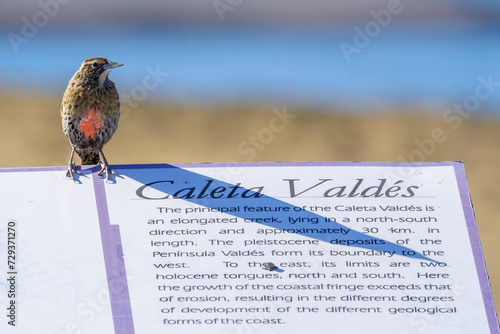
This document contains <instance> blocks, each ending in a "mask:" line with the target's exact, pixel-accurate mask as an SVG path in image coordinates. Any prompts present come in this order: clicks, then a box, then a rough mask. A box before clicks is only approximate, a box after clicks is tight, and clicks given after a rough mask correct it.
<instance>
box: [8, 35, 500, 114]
mask: <svg viewBox="0 0 500 334" xmlns="http://www.w3.org/2000/svg"><path fill="white" fill-rule="evenodd" d="M360 27H362V26H360ZM17 30H19V29H17ZM11 32H15V33H18V34H19V31H16V30H14V29H13V30H12V31H11ZM7 33H9V31H6V32H4V34H3V35H4V36H7ZM355 34H356V33H355V31H354V30H353V29H351V28H350V29H345V30H332V29H325V28H324V29H298V28H295V29H293V28H290V29H281V30H265V29H255V28H254V29H242V28H239V29H233V30H228V29H224V30H223V29H217V28H207V29H204V30H203V29H166V28H164V27H162V28H158V29H156V28H147V29H146V28H140V29H128V30H124V29H113V28H111V27H99V28H98V29H97V28H96V29H82V30H77V29H72V30H65V29H50V28H49V27H47V28H41V29H40V30H39V31H38V33H37V34H36V36H34V37H33V38H30V39H27V43H26V44H19V45H18V46H17V47H18V52H15V48H14V47H13V45H12V43H10V42H9V39H8V38H4V39H3V41H2V43H1V44H0V55H1V57H2V59H1V64H0V73H1V75H0V87H4V88H9V89H24V90H29V91H33V90H35V91H36V90H42V91H49V92H51V93H54V94H60V95H62V93H63V92H64V89H65V87H66V84H67V82H68V80H69V79H70V78H71V76H72V75H73V73H74V72H75V71H76V69H77V68H78V66H79V64H80V63H81V61H83V60H84V59H86V58H88V57H92V56H103V57H107V58H109V59H111V60H113V61H117V62H121V63H124V64H125V67H122V68H119V69H117V70H114V71H113V72H112V73H111V75H110V78H111V79H112V80H113V81H115V83H116V84H117V86H118V89H119V91H120V93H122V94H127V95H131V96H132V99H135V101H136V102H140V100H142V99H161V100H165V101H170V102H175V103H193V102H194V103H224V104H226V103H233V102H243V103H246V102H272V103H280V104H292V103H300V104H305V105H312V106H328V107H340V108H348V109H360V110H362V111H363V110H366V111H370V110H374V109H381V108H382V109H384V108H389V107H391V106H398V107H408V108H412V107H417V108H418V107H430V109H433V110H437V111H440V112H442V111H443V110H444V109H446V108H449V107H451V105H452V104H453V103H462V102H463V101H464V99H465V98H467V97H468V96H470V95H474V93H475V89H476V87H477V86H478V85H479V84H480V81H479V79H478V78H479V77H483V78H488V77H491V78H492V80H494V81H495V82H496V81H498V82H500V43H499V42H500V30H499V29H498V28H495V27H490V28H488V27H483V28H480V29H479V28H476V29H458V30H457V29H454V30H450V29H441V28H440V27H439V26H437V27H436V26H435V27H429V28H428V29H422V28H421V27H420V28H418V29H416V28H414V27H411V26H406V27H398V28H397V29H395V28H392V29H390V30H389V29H388V30H384V29H382V30H381V32H380V34H378V35H376V36H374V37H373V38H370V42H369V44H368V45H366V46H363V47H360V48H358V49H359V53H354V54H352V55H351V57H350V62H348V60H347V59H346V57H345V56H344V54H343V53H342V50H341V48H340V45H341V43H349V44H350V45H353V46H356V45H355V43H354V38H355ZM154 69H157V70H159V71H160V72H168V77H162V78H160V82H158V85H157V86H156V85H155V88H154V89H149V90H146V94H143V93H144V91H145V90H144V88H141V87H144V78H146V77H147V76H148V73H150V72H151V70H154ZM150 79H151V78H148V79H147V80H148V84H152V83H155V82H154V81H152V80H150ZM479 109H480V110H481V111H486V112H488V113H496V112H497V111H498V113H499V114H500V86H499V87H496V89H495V91H493V92H492V93H491V94H490V96H488V98H486V99H485V100H482V101H480V106H479Z"/></svg>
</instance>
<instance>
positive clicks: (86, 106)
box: [61, 57, 122, 180]
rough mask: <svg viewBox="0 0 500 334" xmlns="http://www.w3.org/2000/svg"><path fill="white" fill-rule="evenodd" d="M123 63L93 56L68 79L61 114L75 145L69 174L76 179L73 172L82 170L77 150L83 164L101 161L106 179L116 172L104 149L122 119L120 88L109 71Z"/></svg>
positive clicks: (69, 136) (67, 132)
mask: <svg viewBox="0 0 500 334" xmlns="http://www.w3.org/2000/svg"><path fill="white" fill-rule="evenodd" d="M119 66H122V64H118V63H115V62H112V61H109V60H107V59H106V58H101V57H95V58H89V59H87V60H85V61H84V62H83V63H82V64H81V65H80V68H79V69H78V71H77V72H76V73H75V75H74V76H73V78H71V80H70V81H69V83H68V87H67V88H66V92H65V93H64V96H63V99H62V103H61V117H62V126H63V131H64V134H65V135H66V137H67V138H68V139H69V142H70V144H71V147H72V150H71V156H70V159H69V163H68V171H67V172H66V176H67V177H70V178H71V179H73V180H74V175H73V173H77V174H81V173H80V172H79V171H77V170H76V169H75V163H74V162H73V156H74V154H75V152H76V153H77V154H78V155H79V156H80V158H81V159H82V165H96V164H98V163H101V164H102V169H101V171H100V172H99V175H102V174H103V173H106V180H108V179H109V175H110V174H112V173H113V174H114V172H113V171H112V170H111V169H110V168H109V165H108V162H107V160H106V157H105V156H104V153H103V151H102V149H103V146H104V145H105V144H106V143H107V142H108V141H109V140H110V139H111V137H112V136H113V134H114V133H115V131H116V128H117V127H118V121H119V119H120V100H119V96H118V92H117V90H116V87H115V84H114V83H113V82H112V81H111V80H109V79H108V74H109V71H110V70H111V69H113V68H116V67H119ZM99 153H100V154H101V156H102V162H100V159H99Z"/></svg>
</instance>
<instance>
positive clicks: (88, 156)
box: [77, 151, 100, 165]
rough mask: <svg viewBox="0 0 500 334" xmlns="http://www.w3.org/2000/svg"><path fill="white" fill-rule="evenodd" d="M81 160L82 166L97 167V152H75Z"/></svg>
mask: <svg viewBox="0 0 500 334" xmlns="http://www.w3.org/2000/svg"><path fill="white" fill-rule="evenodd" d="M77 153H78V155H79V156H80V158H81V159H82V165H97V164H98V163H99V161H100V160H99V152H88V151H83V152H77Z"/></svg>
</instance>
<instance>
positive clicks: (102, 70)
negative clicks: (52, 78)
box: [78, 57, 123, 87]
mask: <svg viewBox="0 0 500 334" xmlns="http://www.w3.org/2000/svg"><path fill="white" fill-rule="evenodd" d="M120 66H123V64H119V63H115V62H113V61H111V60H108V59H106V58H102V57H94V58H89V59H87V60H84V61H83V63H82V65H80V69H79V70H78V71H79V72H80V73H81V75H82V76H83V77H86V78H88V79H91V80H92V81H94V80H95V81H96V82H97V83H98V84H99V87H102V86H103V84H104V82H105V81H106V79H107V78H108V73H109V71H110V70H112V69H113V68H116V67H120Z"/></svg>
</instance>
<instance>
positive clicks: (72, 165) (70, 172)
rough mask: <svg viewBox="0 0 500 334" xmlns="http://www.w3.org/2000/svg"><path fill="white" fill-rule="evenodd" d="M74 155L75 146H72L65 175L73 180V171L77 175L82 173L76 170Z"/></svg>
mask: <svg viewBox="0 0 500 334" xmlns="http://www.w3.org/2000/svg"><path fill="white" fill-rule="evenodd" d="M74 155H75V147H74V146H72V148H71V155H70V156H69V163H68V170H67V171H66V177H69V178H71V179H72V180H73V181H75V177H74V175H73V173H76V174H78V175H83V174H82V173H81V172H80V171H77V170H76V165H75V163H74V162H73V156H74Z"/></svg>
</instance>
